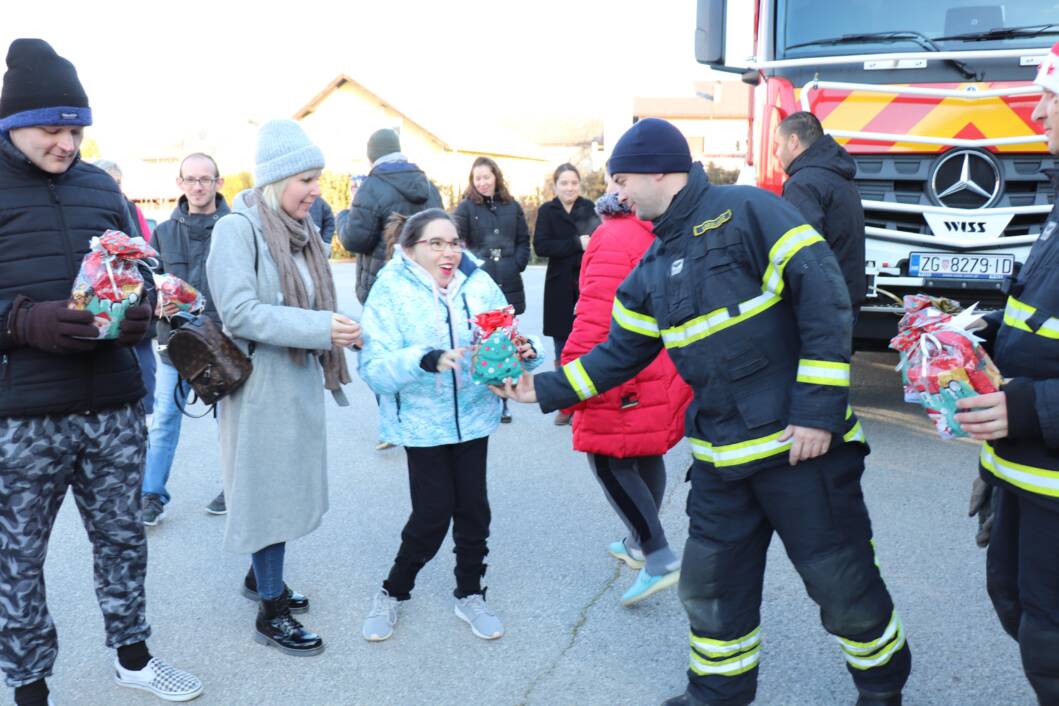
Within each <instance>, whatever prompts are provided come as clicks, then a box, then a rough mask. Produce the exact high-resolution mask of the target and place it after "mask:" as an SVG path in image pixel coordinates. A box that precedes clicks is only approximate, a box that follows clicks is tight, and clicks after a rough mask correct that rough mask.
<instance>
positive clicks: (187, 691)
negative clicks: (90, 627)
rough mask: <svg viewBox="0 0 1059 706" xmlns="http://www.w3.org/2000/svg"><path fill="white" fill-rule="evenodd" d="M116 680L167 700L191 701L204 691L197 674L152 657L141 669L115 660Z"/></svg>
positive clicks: (123, 684)
mask: <svg viewBox="0 0 1059 706" xmlns="http://www.w3.org/2000/svg"><path fill="white" fill-rule="evenodd" d="M114 681H116V682H117V683H118V684H121V685H122V686H127V687H129V688H132V689H143V690H144V691H149V692H151V693H152V694H154V695H155V696H157V697H158V698H160V699H163V700H165V701H191V700H192V699H194V698H196V697H198V696H199V695H200V694H201V693H202V682H201V681H199V678H198V677H196V676H195V675H193V674H191V673H189V672H185V671H184V670H183V669H177V668H176V667H174V666H173V665H171V664H169V663H168V662H164V661H162V660H160V659H158V658H157V657H152V658H151V661H150V662H148V663H147V666H146V667H144V668H143V669H141V670H139V671H133V670H131V669H125V668H124V667H122V666H121V663H120V662H118V660H116V659H115V660H114Z"/></svg>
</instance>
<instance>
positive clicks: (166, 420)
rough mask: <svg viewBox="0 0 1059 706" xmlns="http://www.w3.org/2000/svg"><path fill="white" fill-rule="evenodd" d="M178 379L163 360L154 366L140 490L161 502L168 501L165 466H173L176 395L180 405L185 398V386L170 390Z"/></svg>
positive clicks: (177, 425) (178, 416)
mask: <svg viewBox="0 0 1059 706" xmlns="http://www.w3.org/2000/svg"><path fill="white" fill-rule="evenodd" d="M179 379H180V376H179V375H178V374H177V369H176V368H174V367H173V366H172V365H170V364H169V363H167V362H165V361H164V360H163V361H162V363H161V365H159V366H158V377H157V382H156V384H155V398H154V418H153V419H152V420H151V429H150V431H149V432H148V433H147V467H146V468H145V469H144V472H143V492H144V493H145V494H146V493H154V494H155V495H158V496H159V497H161V498H162V503H163V504H164V503H167V502H169V493H168V492H166V489H165V484H166V482H167V481H168V480H169V469H171V468H172V467H173V456H175V455H176V447H177V442H178V441H180V422H181V421H182V419H183V416H184V415H183V414H182V413H181V411H180V408H179V407H177V395H179V396H180V404H181V405H183V404H184V403H185V402H186V401H187V388H186V387H185V388H183V390H181V392H179V393H176V392H175V390H174V388H175V387H176V384H177V380H179Z"/></svg>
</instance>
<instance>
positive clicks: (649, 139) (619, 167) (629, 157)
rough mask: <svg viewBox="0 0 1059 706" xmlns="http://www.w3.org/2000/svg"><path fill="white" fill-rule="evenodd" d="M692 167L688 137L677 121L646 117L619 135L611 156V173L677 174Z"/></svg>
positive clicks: (608, 162) (609, 167) (609, 166)
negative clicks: (679, 127) (678, 126)
mask: <svg viewBox="0 0 1059 706" xmlns="http://www.w3.org/2000/svg"><path fill="white" fill-rule="evenodd" d="M690 169H691V149H690V148H689V147H688V141H687V140H686V139H685V138H684V135H682V134H681V132H680V130H678V129H677V128H676V126H675V125H673V123H670V122H667V121H665V120H660V119H658V118H644V119H643V120H640V121H639V122H637V123H636V124H635V125H633V126H632V127H631V128H629V129H628V130H626V131H625V134H624V135H622V136H621V138H619V139H618V143H617V144H616V145H614V151H613V152H611V155H610V159H609V160H607V171H609V172H610V173H611V174H623V173H624V174H673V173H677V172H687V171H688V170H690Z"/></svg>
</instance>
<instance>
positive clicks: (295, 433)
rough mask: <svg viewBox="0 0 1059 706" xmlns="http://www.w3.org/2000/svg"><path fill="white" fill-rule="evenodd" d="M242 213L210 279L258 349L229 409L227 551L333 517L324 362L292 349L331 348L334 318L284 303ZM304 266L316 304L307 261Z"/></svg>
mask: <svg viewBox="0 0 1059 706" xmlns="http://www.w3.org/2000/svg"><path fill="white" fill-rule="evenodd" d="M233 212H234V213H233V214H230V215H227V216H225V217H224V218H222V219H220V220H219V221H217V224H216V225H215V226H214V228H213V243H212V245H211V246H210V254H209V257H208V258H207V260H206V275H207V277H208V278H209V284H210V292H211V293H212V294H213V297H214V301H215V303H216V305H217V310H218V311H219V312H220V315H221V321H223V322H224V328H225V331H226V332H227V333H228V334H229V335H230V336H232V338H233V339H234V340H235V341H236V343H237V344H238V345H239V346H240V347H241V348H242V349H243V351H248V349H249V343H250V341H255V342H256V343H255V349H254V354H253V363H254V370H253V372H252V373H251V374H250V377H249V378H248V379H247V381H246V383H245V384H244V385H243V386H242V387H241V388H239V389H238V390H236V391H235V392H234V393H233V394H231V395H230V396H228V397H226V398H224V399H223V400H222V401H221V403H220V405H219V410H220V412H219V428H220V437H221V466H222V469H223V472H224V494H225V498H226V499H227V503H228V516H227V525H226V527H225V533H224V548H225V549H226V550H228V551H231V552H241V553H250V552H255V551H257V550H259V549H263V548H264V547H267V546H268V545H270V544H275V543H277V542H287V541H290V540H292V539H297V538H298V537H301V536H303V535H306V534H308V533H309V532H312V531H313V530H314V529H316V528H317V527H318V526H319V525H320V521H321V519H322V518H323V515H324V513H325V512H327V439H326V436H325V433H326V432H325V427H326V425H325V424H324V414H325V412H324V386H323V371H322V370H321V368H320V364H319V362H318V360H317V356H315V355H310V356H306V359H305V361H304V364H301V365H299V364H297V363H295V362H294V361H293V360H292V359H291V357H290V354H289V351H288V347H292V348H305V349H309V350H317V351H322V350H328V349H330V348H331V312H328V311H314V310H309V309H301V308H297V307H290V306H284V305H283V294H282V289H281V287H280V282H279V274H278V271H277V270H276V264H275V262H274V261H273V259H272V256H271V254H270V253H269V251H268V246H267V245H266V244H265V240H264V236H263V235H262V233H261V219H260V217H259V215H258V211H257V207H256V206H254V207H247V206H245V205H243V204H241V203H237V204H235V205H234V206H233ZM237 213H243V214H245V215H246V218H244V217H243V216H241V215H237ZM247 219H249V221H248V220H247ZM255 239H256V240H257V263H258V264H257V272H256V273H255V271H254V240H255ZM295 262H296V263H297V264H298V268H299V270H300V271H301V274H302V279H303V280H305V283H306V287H307V288H308V290H309V293H310V299H312V297H313V296H314V292H313V291H312V281H311V279H310V277H309V273H308V269H307V267H306V264H305V259H304V257H303V256H302V255H301V254H299V255H297V256H296V257H295Z"/></svg>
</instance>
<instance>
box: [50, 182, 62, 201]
mask: <svg viewBox="0 0 1059 706" xmlns="http://www.w3.org/2000/svg"><path fill="white" fill-rule="evenodd" d="M48 196H51V200H52V202H53V203H60V201H59V193H58V192H57V191H56V190H55V182H54V181H52V180H51V179H49V180H48Z"/></svg>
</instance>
